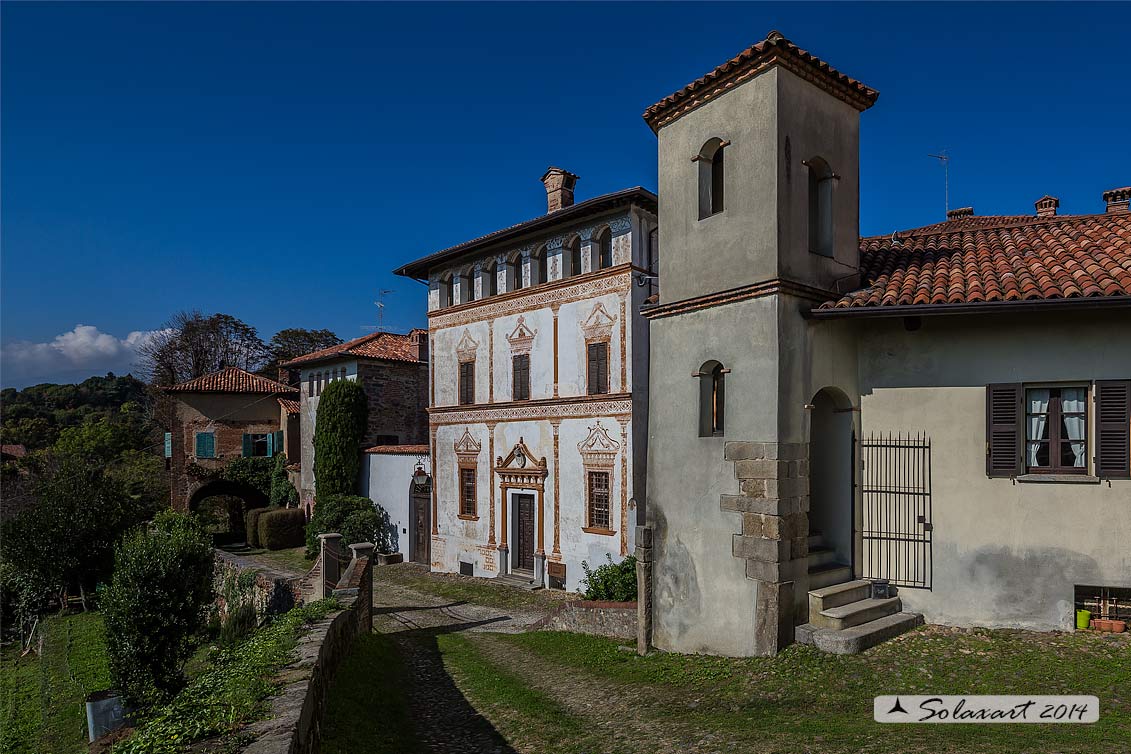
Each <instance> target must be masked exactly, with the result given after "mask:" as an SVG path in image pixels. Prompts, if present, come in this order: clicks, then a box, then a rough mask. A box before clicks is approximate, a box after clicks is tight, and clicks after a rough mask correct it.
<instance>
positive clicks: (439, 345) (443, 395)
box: [429, 322, 490, 406]
mask: <svg viewBox="0 0 1131 754" xmlns="http://www.w3.org/2000/svg"><path fill="white" fill-rule="evenodd" d="M465 332H466V333H467V334H468V335H469V336H470V337H471V338H472V340H474V341H475V342H476V343H477V344H478V346H477V348H476V351H475V402H476V403H486V402H487V395H488V384H489V382H488V368H487V358H488V354H489V353H490V350H489V345H488V343H489V339H488V338H489V332H488V327H487V323H486V322H473V323H471V324H468V325H462V326H460V327H449V328H445V329H442V330H437V331H436V332H435V333H433V335H432V350H431V352H430V353H429V358H430V359H431V361H432V365H433V366H432V380H433V385H432V388H433V404H432V405H434V406H454V405H456V404H457V403H459V354H458V352H457V350H456V348H457V346H458V345H459V342H460V339H461V338H462V337H463V335H464V333H465Z"/></svg>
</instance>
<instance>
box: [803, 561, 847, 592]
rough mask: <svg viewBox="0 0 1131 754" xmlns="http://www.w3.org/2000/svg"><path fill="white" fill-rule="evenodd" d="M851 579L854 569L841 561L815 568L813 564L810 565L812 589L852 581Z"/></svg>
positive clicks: (810, 584) (810, 586)
mask: <svg viewBox="0 0 1131 754" xmlns="http://www.w3.org/2000/svg"><path fill="white" fill-rule="evenodd" d="M851 579H852V569H851V568H849V567H848V566H846V565H842V564H841V563H832V564H830V565H826V566H820V567H818V568H814V567H813V565H812V564H810V565H809V588H810V589H820V588H822V587H826V586H831V585H833V584H840V583H843V582H845V581H850V580H851Z"/></svg>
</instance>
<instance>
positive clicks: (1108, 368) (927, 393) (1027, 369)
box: [860, 312, 1131, 629]
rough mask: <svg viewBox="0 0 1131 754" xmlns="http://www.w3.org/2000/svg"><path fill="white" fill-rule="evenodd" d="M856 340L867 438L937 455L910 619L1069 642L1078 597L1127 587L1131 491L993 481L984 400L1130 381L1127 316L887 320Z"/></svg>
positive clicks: (1130, 582) (908, 600) (1130, 580)
mask: <svg viewBox="0 0 1131 754" xmlns="http://www.w3.org/2000/svg"><path fill="white" fill-rule="evenodd" d="M860 337H861V370H860V371H861V388H862V391H863V395H862V399H861V402H862V416H861V420H862V424H863V428H864V431H865V432H872V431H875V432H887V431H893V432H894V431H904V432H907V431H923V432H926V433H927V434H928V435H929V436H930V438H931V442H932V448H933V452H932V465H933V469H932V472H933V473H932V488H933V489H932V492H933V523H934V532H933V535H934V548H933V561H934V574H933V575H934V584H933V589H932V590H931V591H927V590H922V589H906V588H905V589H902V590H901V593H900V596H901V597H902V598H903V601H904V604H905V605H906V606H907V608H908V609H911V610H917V611H922V612H923V614H924V616H925V617H926V619H927V621H928V622H933V623H946V624H952V625H990V626H1017V627H1026V628H1036V629H1053V628H1062V629H1066V628H1071V625H1072V611H1073V605H1072V600H1073V587H1074V585H1105V586H1131V547H1128V544H1127V543H1128V542H1129V541H1131V481H1127V480H1110V481H1103V482H1099V483H1093V484H1068V483H1049V482H1044V483H1035V482H1015V481H1013V480H1010V479H990V478H988V477H987V476H986V474H985V431H986V430H985V423H986V418H985V412H986V407H985V406H986V397H985V386H986V385H987V384H989V383H994V382H1036V383H1044V382H1058V381H1073V382H1075V381H1079V382H1085V383H1086V382H1091V381H1093V380H1097V379H1126V378H1128V377H1131V315H1129V314H1126V313H1112V312H1109V313H1105V314H1082V313H1081V314H1075V315H1070V314H1065V313H1058V314H1034V315H1029V316H1026V317H1012V316H1009V317H1007V316H1005V315H997V316H980V317H953V318H935V319H924V320H923V326H922V329H920V330H919V331H917V332H907V331H906V330H905V329H904V327H903V324H902V321H901V320H898V319H897V320H883V321H873V322H869V323H868V324H867V325H866V326H862V327H861V336H860ZM1092 424H1094V423H1092ZM1092 424H1090V426H1089V431H1090V432H1094V426H1092ZM1091 447H1092V446H1089V448H1090V450H1089V455H1090V454H1091Z"/></svg>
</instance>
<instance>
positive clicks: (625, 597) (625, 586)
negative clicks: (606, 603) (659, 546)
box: [581, 553, 636, 602]
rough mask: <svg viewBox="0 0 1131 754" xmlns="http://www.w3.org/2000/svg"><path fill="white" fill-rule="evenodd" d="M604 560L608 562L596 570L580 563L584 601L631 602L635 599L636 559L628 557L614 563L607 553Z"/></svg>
mask: <svg viewBox="0 0 1131 754" xmlns="http://www.w3.org/2000/svg"><path fill="white" fill-rule="evenodd" d="M605 558H606V560H608V562H607V563H605V564H604V565H601V566H598V567H597V568H596V569H592V568H590V567H589V563H587V562H586V561H584V560H583V561H581V570H582V571H584V572H585V578H583V579H582V580H581V583H582V584H584V585H585V599H587V600H611V601H613V602H632V601H633V600H635V599H636V558H635V557H633V556H632V555H629V556H628V557H627V558H625V559H624V560H622V561H621V562H619V563H614V562H613V557H612V556H611V555H609V554H607V553H606V554H605Z"/></svg>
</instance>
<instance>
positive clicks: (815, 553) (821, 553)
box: [809, 547, 836, 570]
mask: <svg viewBox="0 0 1131 754" xmlns="http://www.w3.org/2000/svg"><path fill="white" fill-rule="evenodd" d="M835 562H836V550H832V549H829V548H828V547H818V548H816V549H813V548H810V549H809V570H813V569H814V568H815V567H817V566H823V565H829V564H830V563H835Z"/></svg>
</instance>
